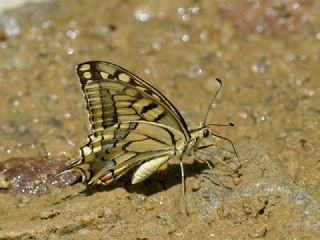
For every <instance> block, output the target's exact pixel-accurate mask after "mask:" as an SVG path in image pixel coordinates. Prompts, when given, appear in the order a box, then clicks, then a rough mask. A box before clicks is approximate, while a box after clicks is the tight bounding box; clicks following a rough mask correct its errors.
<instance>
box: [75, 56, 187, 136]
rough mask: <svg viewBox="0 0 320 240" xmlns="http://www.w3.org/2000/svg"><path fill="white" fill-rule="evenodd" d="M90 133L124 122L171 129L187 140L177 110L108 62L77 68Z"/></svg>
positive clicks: (92, 63) (139, 81) (130, 75)
mask: <svg viewBox="0 0 320 240" xmlns="http://www.w3.org/2000/svg"><path fill="white" fill-rule="evenodd" d="M77 74H78V76H79V78H80V81H81V85H82V90H83V92H84V95H85V99H86V104H87V109H88V111H89V120H90V123H91V130H92V132H93V133H94V132H96V131H101V130H103V129H106V128H109V127H111V126H113V125H114V124H117V123H121V122H125V121H138V120H143V121H149V122H156V123H159V124H163V125H166V126H169V127H172V128H174V129H176V130H178V131H180V132H182V133H183V134H184V136H185V138H186V139H189V138H190V135H189V132H188V130H187V125H186V123H185V121H184V120H183V118H182V117H181V115H180V113H179V112H178V111H177V110H176V108H175V107H174V106H173V105H172V104H171V103H170V101H169V100H167V99H166V98H165V97H164V96H163V95H162V94H161V93H160V92H159V91H157V90H156V89H155V88H153V87H152V86H150V85H149V84H147V83H146V82H144V81H143V80H142V79H140V78H138V77H137V76H135V75H134V74H132V73H130V72H129V71H127V70H125V69H123V68H121V67H119V66H117V65H114V64H112V63H108V62H102V61H94V62H86V63H82V64H80V65H78V67H77Z"/></svg>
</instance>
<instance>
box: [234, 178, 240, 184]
mask: <svg viewBox="0 0 320 240" xmlns="http://www.w3.org/2000/svg"><path fill="white" fill-rule="evenodd" d="M233 183H234V185H239V184H240V183H241V179H240V178H239V177H236V178H233Z"/></svg>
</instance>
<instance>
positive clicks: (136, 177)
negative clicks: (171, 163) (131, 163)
mask: <svg viewBox="0 0 320 240" xmlns="http://www.w3.org/2000/svg"><path fill="white" fill-rule="evenodd" d="M169 158H170V157H169V156H164V157H160V158H156V159H154V160H149V161H148V162H145V163H143V164H142V165H141V166H139V168H138V169H137V170H136V171H135V172H134V174H133V176H132V184H136V183H139V182H142V181H143V180H145V179H146V178H148V177H149V176H150V175H151V174H152V173H154V172H155V171H157V170H158V169H159V168H160V167H161V166H162V165H163V164H165V163H166V162H167V161H168V160H169Z"/></svg>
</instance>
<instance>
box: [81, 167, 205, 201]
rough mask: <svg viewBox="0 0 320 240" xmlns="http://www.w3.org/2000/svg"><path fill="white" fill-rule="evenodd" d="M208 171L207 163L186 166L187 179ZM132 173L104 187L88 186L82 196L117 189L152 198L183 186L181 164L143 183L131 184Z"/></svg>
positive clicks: (168, 168)
mask: <svg viewBox="0 0 320 240" xmlns="http://www.w3.org/2000/svg"><path fill="white" fill-rule="evenodd" d="M206 169H208V167H207V165H206V164H205V163H200V162H197V161H195V162H193V163H192V164H184V172H185V177H186V178H188V177H193V176H197V175H200V174H201V173H202V172H203V171H204V170H206ZM131 177H132V173H128V174H126V175H125V176H123V177H122V178H121V179H119V180H118V181H116V182H114V183H112V184H110V185H107V186H104V185H92V186H88V187H87V188H86V189H85V190H84V191H83V192H82V194H85V195H92V194H94V193H96V192H106V191H112V190H114V189H116V188H120V187H122V188H125V189H126V190H127V191H128V192H129V193H138V194H143V195H145V196H151V195H153V194H156V193H158V192H162V191H165V190H167V189H170V188H172V187H174V186H176V185H179V184H181V169H180V164H178V163H174V164H169V165H168V167H167V168H166V169H165V170H159V171H157V172H155V173H154V174H152V175H151V176H150V177H149V178H147V179H146V180H144V181H143V182H140V183H137V184H134V185H133V184H131Z"/></svg>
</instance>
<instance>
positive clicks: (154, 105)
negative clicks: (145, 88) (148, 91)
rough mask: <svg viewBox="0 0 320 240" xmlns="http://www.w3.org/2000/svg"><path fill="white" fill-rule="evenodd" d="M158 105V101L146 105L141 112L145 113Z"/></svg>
mask: <svg viewBox="0 0 320 240" xmlns="http://www.w3.org/2000/svg"><path fill="white" fill-rule="evenodd" d="M156 107H158V104H156V103H151V104H149V105H147V106H144V107H143V108H142V110H141V113H140V114H144V113H146V112H148V111H149V110H152V109H154V108H156Z"/></svg>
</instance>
